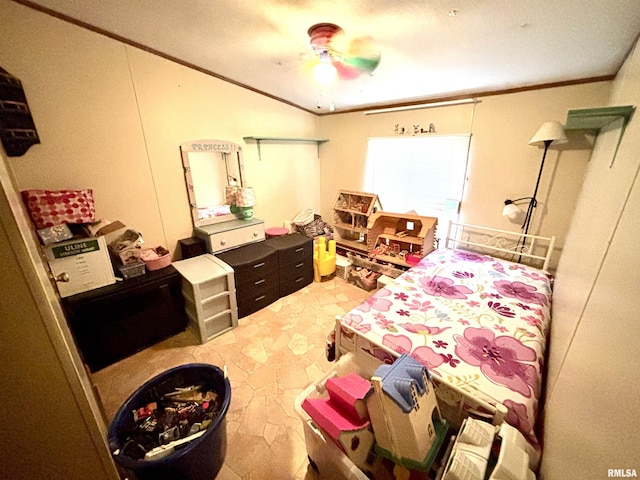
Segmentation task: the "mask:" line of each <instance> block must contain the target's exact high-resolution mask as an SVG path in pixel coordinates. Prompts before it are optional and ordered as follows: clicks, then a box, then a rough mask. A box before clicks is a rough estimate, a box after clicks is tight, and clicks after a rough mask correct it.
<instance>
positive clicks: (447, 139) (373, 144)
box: [365, 134, 471, 224]
mask: <svg viewBox="0 0 640 480" xmlns="http://www.w3.org/2000/svg"><path fill="white" fill-rule="evenodd" d="M470 139H471V135H470V134H462V135H429V136H424V137H375V138H369V143H368V148H367V164H366V169H365V190H366V191H367V192H371V193H376V194H378V196H379V197H380V202H381V203H382V208H383V210H385V211H387V212H394V213H406V212H410V211H415V212H416V213H417V214H418V215H425V216H431V217H439V218H440V221H439V223H440V224H442V223H443V221H444V218H443V217H446V218H449V217H452V216H456V215H457V213H458V204H459V202H460V201H461V200H462V194H463V191H464V184H465V176H466V171H467V159H468V153H469V143H470Z"/></svg>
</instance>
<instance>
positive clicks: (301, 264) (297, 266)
mask: <svg viewBox="0 0 640 480" xmlns="http://www.w3.org/2000/svg"><path fill="white" fill-rule="evenodd" d="M300 267H304V262H302V263H299V264H297V265H296V268H300Z"/></svg>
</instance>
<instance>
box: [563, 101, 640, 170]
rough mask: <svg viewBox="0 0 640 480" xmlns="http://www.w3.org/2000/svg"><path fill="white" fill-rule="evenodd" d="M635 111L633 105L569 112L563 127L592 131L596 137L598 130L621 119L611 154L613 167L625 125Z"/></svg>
mask: <svg viewBox="0 0 640 480" xmlns="http://www.w3.org/2000/svg"><path fill="white" fill-rule="evenodd" d="M635 109H636V107H634V106H633V105H625V106H620V107H601V108H585V109H581V110H569V112H567V122H566V124H565V126H564V128H565V130H592V131H595V133H596V135H597V134H598V133H600V129H601V128H602V127H605V126H607V125H609V124H611V123H613V122H615V121H617V120H620V119H622V125H621V126H620V135H619V136H618V142H617V143H616V149H615V151H614V152H613V157H612V159H611V164H610V165H609V167H612V166H613V162H614V161H615V158H616V155H617V154H618V148H619V147H620V142H621V141H622V136H623V135H624V131H625V129H626V128H627V124H628V123H629V120H630V118H631V115H632V114H633V111H634V110H635Z"/></svg>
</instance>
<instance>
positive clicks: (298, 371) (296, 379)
mask: <svg viewBox="0 0 640 480" xmlns="http://www.w3.org/2000/svg"><path fill="white" fill-rule="evenodd" d="M368 295H369V292H366V291H364V290H362V289H359V288H357V287H355V286H353V285H351V284H349V283H347V282H346V281H344V280H342V279H340V278H331V279H328V280H325V281H322V282H319V283H315V282H314V283H312V284H311V285H309V286H307V287H305V288H303V289H302V290H299V291H298V292H295V293H293V294H291V295H289V296H287V297H284V298H281V299H279V300H277V301H276V302H274V303H273V304H271V305H270V306H269V307H267V308H264V309H262V310H261V311H259V312H256V313H254V314H252V315H249V316H247V317H244V318H241V319H240V321H239V326H238V327H237V328H235V329H233V330H232V331H230V332H227V333H224V334H223V335H220V336H218V337H216V338H215V339H213V340H211V341H209V342H208V343H206V344H205V345H199V344H198V341H197V338H196V336H195V335H194V334H193V333H192V331H191V330H190V329H187V330H186V331H185V332H183V333H180V334H178V335H176V336H174V337H172V338H169V339H167V340H165V341H163V342H161V343H159V344H157V345H154V346H153V347H150V348H148V349H146V350H143V351H141V352H139V353H137V354H135V355H133V356H131V357H129V358H126V359H124V360H122V361H120V362H118V363H116V364H113V365H110V366H109V367H107V368H104V369H103V370H100V371H99V372H96V373H95V374H93V375H92V379H93V381H94V382H95V384H96V386H97V388H98V392H99V395H100V398H101V400H102V402H103V404H104V408H105V411H106V415H107V418H108V419H109V421H111V419H112V418H113V416H114V415H115V413H116V412H117V410H118V409H119V408H120V405H122V403H124V401H125V400H126V399H127V397H128V396H129V395H130V394H131V393H132V392H133V391H135V390H136V389H137V388H138V387H139V386H140V385H141V384H142V383H144V382H145V381H146V380H148V379H150V378H152V377H153V376H155V375H157V374H159V373H161V372H163V371H165V370H167V369H168V368H171V367H174V366H177V365H182V364H185V363H192V362H206V363H211V364H214V365H217V366H220V367H222V366H223V365H226V366H227V370H228V374H229V380H230V382H231V406H230V408H229V411H228V413H227V455H226V459H225V464H224V466H223V467H222V470H221V471H220V473H219V474H218V477H217V478H218V479H219V480H240V479H242V480H259V479H296V480H301V479H306V480H311V479H314V478H316V476H315V474H314V471H313V469H311V468H308V461H307V452H306V448H305V442H304V433H303V429H302V422H301V420H300V417H299V416H298V415H297V414H296V412H295V410H294V399H295V398H296V397H297V396H298V394H299V393H300V392H301V391H302V390H303V389H304V388H305V387H306V386H307V385H309V384H310V383H311V382H312V381H313V380H314V379H316V378H317V377H318V376H319V375H320V374H321V373H322V372H324V371H326V370H328V369H329V368H330V367H331V364H330V363H329V362H328V361H327V360H326V356H325V350H326V338H327V335H328V334H329V333H330V331H331V329H332V327H333V325H334V322H335V317H336V315H343V314H344V313H346V312H347V311H349V310H350V309H351V308H353V307H354V306H356V305H358V304H359V303H361V302H362V300H364V299H365V298H366V297H367V296H368Z"/></svg>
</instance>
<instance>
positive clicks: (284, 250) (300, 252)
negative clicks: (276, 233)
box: [264, 233, 313, 269]
mask: <svg viewBox="0 0 640 480" xmlns="http://www.w3.org/2000/svg"><path fill="white" fill-rule="evenodd" d="M264 244H265V245H266V246H268V247H271V248H273V249H274V250H277V251H278V258H279V262H280V268H281V269H282V268H283V267H286V266H288V265H291V264H296V263H300V262H301V261H303V260H305V259H307V258H313V240H312V239H311V238H308V237H305V236H304V235H300V234H299V233H293V234H291V235H284V236H282V237H275V238H270V239H269V240H266V241H265V242H264Z"/></svg>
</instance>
